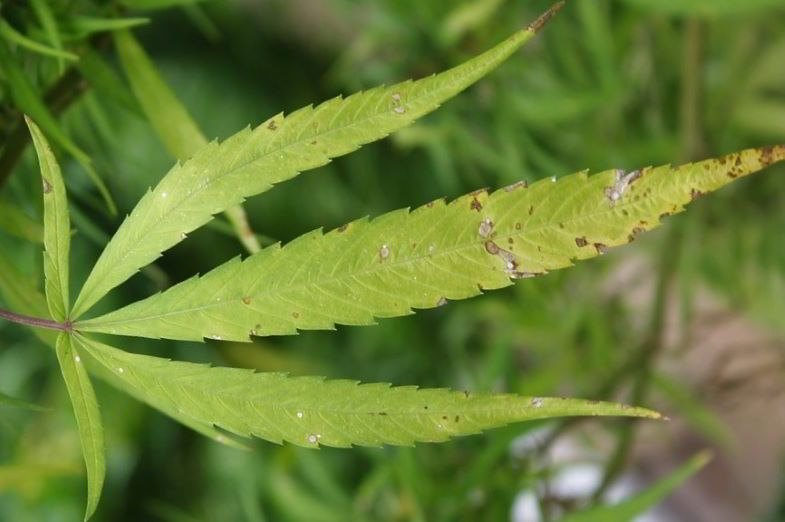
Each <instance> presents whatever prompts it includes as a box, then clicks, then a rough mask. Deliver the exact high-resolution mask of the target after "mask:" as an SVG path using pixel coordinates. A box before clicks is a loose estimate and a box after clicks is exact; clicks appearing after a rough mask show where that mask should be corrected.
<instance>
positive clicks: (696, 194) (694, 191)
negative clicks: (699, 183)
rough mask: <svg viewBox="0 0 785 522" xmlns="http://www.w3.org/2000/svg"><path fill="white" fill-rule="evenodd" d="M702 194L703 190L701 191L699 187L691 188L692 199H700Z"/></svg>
mask: <svg viewBox="0 0 785 522" xmlns="http://www.w3.org/2000/svg"><path fill="white" fill-rule="evenodd" d="M702 195H703V192H701V191H700V190H698V189H690V199H691V200H692V201H695V200H696V199H698V198H699V197H701V196H702Z"/></svg>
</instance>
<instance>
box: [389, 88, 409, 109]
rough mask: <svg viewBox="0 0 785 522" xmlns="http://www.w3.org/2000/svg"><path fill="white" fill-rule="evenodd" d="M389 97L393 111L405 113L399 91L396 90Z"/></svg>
mask: <svg viewBox="0 0 785 522" xmlns="http://www.w3.org/2000/svg"><path fill="white" fill-rule="evenodd" d="M390 99H391V100H392V107H393V112H394V113H395V114H405V113H406V107H405V106H404V105H403V102H402V101H401V93H398V92H394V93H392V95H391V96H390Z"/></svg>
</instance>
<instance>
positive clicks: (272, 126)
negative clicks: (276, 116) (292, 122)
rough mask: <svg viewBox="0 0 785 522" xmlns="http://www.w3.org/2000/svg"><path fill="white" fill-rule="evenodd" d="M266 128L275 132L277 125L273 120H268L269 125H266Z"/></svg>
mask: <svg viewBox="0 0 785 522" xmlns="http://www.w3.org/2000/svg"><path fill="white" fill-rule="evenodd" d="M267 128H268V129H270V130H271V131H274V130H277V129H278V124H277V123H275V120H270V123H268V124H267Z"/></svg>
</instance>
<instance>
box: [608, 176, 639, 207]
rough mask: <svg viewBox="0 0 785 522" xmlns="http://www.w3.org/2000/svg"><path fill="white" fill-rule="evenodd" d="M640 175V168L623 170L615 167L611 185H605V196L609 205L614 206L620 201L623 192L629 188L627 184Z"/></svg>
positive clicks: (630, 183)
mask: <svg viewBox="0 0 785 522" xmlns="http://www.w3.org/2000/svg"><path fill="white" fill-rule="evenodd" d="M640 177H641V171H640V170H633V171H632V172H624V171H623V170H621V169H616V171H615V175H614V182H613V185H611V186H610V187H605V198H606V199H607V200H608V203H609V204H610V206H611V207H614V206H615V205H616V203H618V202H619V201H621V199H622V198H623V197H624V193H625V192H626V191H627V188H629V186H630V185H632V183H634V182H635V181H636V180H637V179H638V178H640Z"/></svg>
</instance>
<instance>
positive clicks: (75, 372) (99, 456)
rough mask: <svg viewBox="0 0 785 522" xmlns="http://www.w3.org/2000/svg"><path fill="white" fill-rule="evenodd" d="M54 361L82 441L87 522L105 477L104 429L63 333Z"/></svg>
mask: <svg viewBox="0 0 785 522" xmlns="http://www.w3.org/2000/svg"><path fill="white" fill-rule="evenodd" d="M57 360H58V361H59V362H60V369H61V371H62V372H63V378H64V379H65V384H66V387H67V388H68V396H69V397H70V398H71V405H72V406H73V408H74V416H75V417H76V426H77V428H78V429H79V439H80V440H81V442H82V454H83V455H84V460H85V465H86V466H87V507H86V508H85V520H87V519H89V518H90V517H91V516H92V515H93V513H94V512H95V508H96V507H97V506H98V500H99V499H100V498H101V490H102V489H103V486H104V476H105V475H106V455H105V451H104V428H103V426H102V424H101V412H100V411H99V410H98V402H97V401H96V399H95V392H93V386H92V384H90V378H89V377H88V376H87V371H85V368H84V364H83V363H82V358H81V356H80V355H79V352H78V351H77V350H76V349H75V348H74V346H73V339H72V338H71V336H70V335H69V334H67V333H61V334H60V335H59V336H58V338H57Z"/></svg>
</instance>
